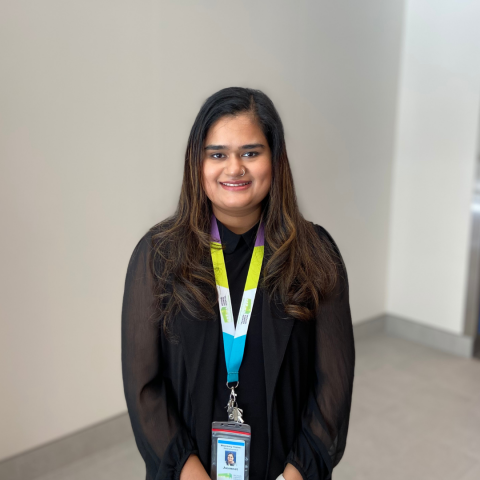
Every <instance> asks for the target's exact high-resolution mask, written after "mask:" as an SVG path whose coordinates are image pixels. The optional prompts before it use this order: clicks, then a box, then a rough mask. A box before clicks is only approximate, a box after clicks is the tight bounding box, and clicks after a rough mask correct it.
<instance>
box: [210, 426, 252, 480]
mask: <svg viewBox="0 0 480 480" xmlns="http://www.w3.org/2000/svg"><path fill="white" fill-rule="evenodd" d="M251 438H252V433H251V428H250V425H246V424H245V423H237V422H213V423H212V463H211V468H210V478H212V480H248V471H249V468H250V443H251Z"/></svg>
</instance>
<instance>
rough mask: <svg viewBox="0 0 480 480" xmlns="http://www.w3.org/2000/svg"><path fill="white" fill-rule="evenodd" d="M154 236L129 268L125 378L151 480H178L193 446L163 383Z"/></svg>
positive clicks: (137, 250)
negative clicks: (152, 261) (155, 312)
mask: <svg viewBox="0 0 480 480" xmlns="http://www.w3.org/2000/svg"><path fill="white" fill-rule="evenodd" d="M152 253H153V252H152V247H151V233H150V232H148V233H147V234H145V235H144V237H143V238H142V239H141V240H140V242H139V243H138V244H137V246H136V247H135V250H134V251H133V254H132V256H131V258H130V262H129V264H128V269H127V275H126V280H125V292H124V296H123V307H122V374H123V385H124V392H125V398H126V401H127V407H128V413H129V416H130V421H131V424H132V428H133V433H134V435H135V441H136V443H137V446H138V449H139V451H140V453H141V455H142V457H143V459H144V460H145V465H146V470H147V475H146V478H147V480H154V479H155V480H156V479H162V480H163V479H178V478H179V476H180V472H181V469H182V468H183V465H184V464H185V461H186V460H187V459H188V457H189V456H190V454H192V453H197V451H196V447H195V445H194V442H193V441H192V439H191V437H190V434H189V432H188V431H187V429H186V427H185V425H184V424H183V423H182V421H181V420H180V417H179V415H178V410H177V406H176V405H175V404H174V401H173V400H172V398H173V397H172V394H171V392H169V389H168V386H167V383H166V382H164V380H163V377H162V352H161V342H160V335H161V329H159V328H158V326H157V325H156V323H155V319H154V315H153V306H154V303H153V299H154V297H153V285H154V283H153V282H154V278H153V275H152V271H151V268H150V255H151V254H152Z"/></svg>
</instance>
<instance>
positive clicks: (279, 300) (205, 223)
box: [122, 87, 355, 480]
mask: <svg viewBox="0 0 480 480" xmlns="http://www.w3.org/2000/svg"><path fill="white" fill-rule="evenodd" d="M215 237H216V238H215ZM215 240H216V242H217V243H215ZM218 243H220V244H221V245H223V247H222V248H223V252H222V250H219V249H218V248H217V250H216V249H215V245H217V244H218ZM256 245H257V246H256ZM262 245H264V247H262ZM259 247H260V248H259ZM254 252H257V253H258V252H264V253H263V255H264V256H263V257H254V255H255V254H254ZM222 254H223V255H222ZM219 255H220V256H219ZM260 255H261V253H260ZM252 258H256V259H257V260H258V258H260V262H258V261H257V260H255V261H257V263H256V264H258V265H259V267H258V275H257V279H255V278H254V279H253V280H252V278H253V277H252V276H250V275H252V274H251V273H250V274H249V269H250V268H252V269H253V270H254V267H255V262H254V261H251V259H252ZM218 262H219V263H218ZM214 263H215V269H214V268H213V265H214ZM219 265H220V266H219ZM251 265H253V267H251ZM222 268H224V269H225V271H223V270H221V269H222ZM222 272H223V274H225V275H224V276H225V279H226V280H225V285H226V290H225V291H229V295H226V297H225V298H228V299H230V296H231V300H229V301H228V302H227V303H226V304H225V305H227V307H228V308H227V307H226V306H225V305H224V303H223V302H224V297H222V296H221V297H220V298H221V301H222V305H219V292H222V291H223V290H222V288H223V287H222V286H221V285H222V280H221V279H220V280H219V278H220V277H221V275H222ZM247 276H248V280H247ZM222 278H223V277H222ZM227 282H228V283H227ZM252 282H253V286H252ZM257 282H258V283H257ZM249 284H250V287H248V288H247V285H249ZM255 288H256V290H255ZM244 290H245V295H246V294H247V290H248V292H250V293H251V292H253V295H251V296H250V297H249V298H246V297H245V298H244V299H243V300H242V298H243V296H244ZM255 292H256V293H255ZM240 307H241V308H242V309H244V310H242V311H240ZM222 308H223V310H222ZM237 312H238V314H237ZM242 312H243V313H247V315H246V316H243V313H242ZM232 314H233V315H232ZM232 316H233V318H231V317H232ZM237 316H238V317H239V318H241V319H242V320H241V321H240V322H237ZM245 318H246V319H247V325H246V328H248V332H247V333H246V337H243V340H244V341H243V345H242V349H243V350H242V351H241V353H243V356H242V355H240V357H241V358H240V363H239V365H240V368H239V369H238V368H237V369H236V370H235V367H232V365H231V364H228V365H227V363H228V361H229V358H230V357H229V355H228V352H230V349H231V348H232V349H234V348H236V347H232V346H231V344H229V343H228V338H230V337H229V336H228V335H229V332H228V331H226V330H225V329H226V328H227V329H228V328H231V329H233V330H232V331H233V332H236V331H237V330H236V329H237V328H238V329H240V328H244V327H243V325H244V319H245ZM232 320H233V325H232ZM222 329H223V333H222ZM232 338H233V337H232ZM239 338H240V337H239ZM232 341H233V340H232ZM236 341H237V339H236V338H235V342H236ZM224 342H225V343H224ZM240 343H241V342H240ZM235 345H237V344H235ZM225 352H227V355H225ZM354 364H355V349H354V341H353V331H352V321H351V316H350V307H349V299H348V281H347V273H346V270H345V266H344V263H343V261H342V259H341V256H340V252H339V250H338V248H337V246H336V244H335V242H334V241H333V239H332V238H331V236H330V235H329V234H328V233H327V231H326V230H325V229H324V228H322V227H320V226H318V225H315V224H313V223H311V222H308V221H306V220H305V219H304V218H303V217H302V215H301V214H300V212H299V210H298V206H297V202H296V196H295V191H294V185H293V178H292V174H291V171H290V166H289V163H288V158H287V152H286V146H285V140H284V132H283V126H282V122H281V120H280V117H279V115H278V113H277V111H276V110H275V107H274V105H273V103H272V102H271V100H270V99H269V98H268V97H267V96H266V95H265V94H264V93H262V92H261V91H259V90H252V89H247V88H238V87H232V88H225V89H223V90H220V91H219V92H217V93H215V94H214V95H212V96H211V97H210V98H208V99H207V101H206V102H205V103H204V105H203V106H202V108H201V109H200V112H199V113H198V115H197V118H196V119H195V122H194V124H193V127H192V130H191V133H190V137H189V140H188V145H187V151H186V156H185V165H184V176H183V184H182V189H181V194H180V200H179V203H178V208H177V211H176V213H175V214H174V215H173V216H172V217H170V218H168V219H166V220H164V221H162V222H160V223H159V224H157V225H155V226H154V227H152V228H151V229H150V230H149V231H148V232H147V233H146V234H145V235H144V236H143V237H142V239H141V240H140V241H139V243H138V244H137V246H136V248H135V250H134V252H133V254H132V257H131V259H130V263H129V265H128V271H127V277H126V283H125V294H124V300H123V310H122V368H123V379H124V388H125V396H126V401H127V406H128V412H129V415H130V419H131V423H132V428H133V432H134V434H135V439H136V442H137V446H138V449H139V451H140V453H141V455H142V457H143V459H144V460H145V463H146V469H147V476H146V478H147V480H154V479H181V480H189V479H195V480H206V479H208V478H210V475H209V474H210V465H211V458H210V457H211V445H212V437H211V435H212V422H214V421H227V409H226V406H227V402H228V401H229V399H230V398H231V397H230V394H231V393H232V394H234V395H235V396H234V397H233V399H235V400H236V401H237V403H238V407H240V408H241V409H242V410H243V417H244V419H245V422H246V423H247V424H249V425H250V426H251V434H252V436H251V450H250V454H251V455H250V469H249V478H250V480H260V479H262V480H263V479H267V480H270V479H275V478H285V479H286V480H299V479H302V478H303V479H330V478H331V474H332V470H333V467H335V465H337V464H338V462H339V461H340V459H341V458H342V455H343V453H344V450H345V445H346V438H347V431H348V424H349V415H350V406H351V397H352V388H353V374H354ZM227 378H228V380H232V379H233V380H235V379H236V380H238V383H236V382H233V383H232V381H231V382H230V383H228V384H226V381H227ZM227 385H228V388H227ZM235 386H236V387H237V388H235V389H234V390H231V387H235ZM229 405H230V407H232V405H231V404H229ZM232 411H233V407H232V408H229V409H228V413H231V412H232ZM238 412H239V411H238V410H237V414H238ZM241 413H242V412H241ZM229 418H233V417H229ZM235 419H237V417H236V418H235ZM223 463H224V462H223ZM282 475H283V477H282ZM242 478H243V477H242Z"/></svg>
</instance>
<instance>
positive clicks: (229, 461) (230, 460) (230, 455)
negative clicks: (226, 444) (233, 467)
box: [228, 453, 233, 464]
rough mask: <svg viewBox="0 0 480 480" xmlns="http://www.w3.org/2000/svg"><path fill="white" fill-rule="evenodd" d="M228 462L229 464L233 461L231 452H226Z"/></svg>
mask: <svg viewBox="0 0 480 480" xmlns="http://www.w3.org/2000/svg"><path fill="white" fill-rule="evenodd" d="M228 463H230V464H232V463H233V454H231V453H229V454H228Z"/></svg>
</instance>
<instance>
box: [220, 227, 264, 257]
mask: <svg viewBox="0 0 480 480" xmlns="http://www.w3.org/2000/svg"><path fill="white" fill-rule="evenodd" d="M259 223H260V221H258V222H257V223H256V224H255V225H254V226H253V227H252V228H251V229H250V230H248V232H245V233H241V234H237V233H234V232H232V231H231V230H229V229H228V228H227V227H226V226H225V225H223V223H221V222H220V220H218V219H217V224H218V231H219V233H220V239H221V240H222V243H225V244H226V246H225V250H224V252H225V253H233V252H234V251H235V250H236V248H237V246H238V242H239V241H240V239H241V238H243V240H244V241H245V243H246V244H247V245H248V247H251V246H252V244H253V243H254V242H255V237H256V234H257V229H258V224H259Z"/></svg>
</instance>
